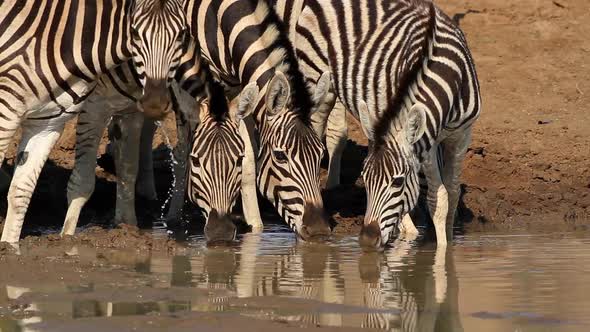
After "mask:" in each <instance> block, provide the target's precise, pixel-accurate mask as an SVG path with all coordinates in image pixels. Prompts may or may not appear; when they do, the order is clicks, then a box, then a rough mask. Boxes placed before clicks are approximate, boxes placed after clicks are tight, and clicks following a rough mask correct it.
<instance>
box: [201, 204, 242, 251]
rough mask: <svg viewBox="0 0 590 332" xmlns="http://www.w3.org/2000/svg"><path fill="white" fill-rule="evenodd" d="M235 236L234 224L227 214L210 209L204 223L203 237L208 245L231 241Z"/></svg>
mask: <svg viewBox="0 0 590 332" xmlns="http://www.w3.org/2000/svg"><path fill="white" fill-rule="evenodd" d="M235 238H236V226H235V225H234V223H233V222H232V221H231V219H230V218H229V216H227V215H225V214H224V215H219V213H218V212H217V210H211V212H209V216H208V217H207V223H206V224H205V239H206V240H207V244H208V245H214V244H223V243H227V242H232V241H233V240H235Z"/></svg>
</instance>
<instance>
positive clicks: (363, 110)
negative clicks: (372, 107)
mask: <svg viewBox="0 0 590 332" xmlns="http://www.w3.org/2000/svg"><path fill="white" fill-rule="evenodd" d="M359 120H360V122H361V128H362V129H363V132H364V133H365V136H367V138H368V139H369V141H373V140H374V137H373V127H374V125H375V117H374V116H373V115H371V114H370V113H369V107H367V103H365V101H364V100H361V102H360V105H359Z"/></svg>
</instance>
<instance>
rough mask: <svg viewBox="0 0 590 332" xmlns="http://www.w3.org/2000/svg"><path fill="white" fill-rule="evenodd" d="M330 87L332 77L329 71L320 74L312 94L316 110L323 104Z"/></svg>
mask: <svg viewBox="0 0 590 332" xmlns="http://www.w3.org/2000/svg"><path fill="white" fill-rule="evenodd" d="M331 87H332V75H331V74H330V72H329V71H326V72H324V73H323V74H322V76H321V77H320V79H319V80H318V83H317V84H316V86H315V91H314V94H313V103H314V106H315V108H316V109H317V108H318V106H320V105H321V103H323V102H324V99H325V98H326V95H327V94H328V92H330V88H331Z"/></svg>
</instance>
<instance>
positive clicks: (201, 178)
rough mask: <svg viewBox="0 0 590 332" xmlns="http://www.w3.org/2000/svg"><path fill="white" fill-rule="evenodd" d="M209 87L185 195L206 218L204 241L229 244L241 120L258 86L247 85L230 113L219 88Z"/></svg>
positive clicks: (238, 177)
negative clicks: (208, 95) (226, 242)
mask: <svg viewBox="0 0 590 332" xmlns="http://www.w3.org/2000/svg"><path fill="white" fill-rule="evenodd" d="M210 88H211V93H210V98H209V99H208V103H203V104H201V107H200V113H199V117H200V123H199V126H198V127H197V129H196V131H195V132H194V136H193V145H192V150H191V153H190V160H189V172H190V176H189V179H188V196H189V198H190V200H191V201H192V202H193V203H195V204H196V205H198V206H199V207H200V208H201V210H202V211H203V213H204V215H205V217H206V218H207V223H206V224H205V238H206V239H207V241H209V242H215V241H231V240H234V239H235V235H236V227H235V225H234V224H233V222H232V221H231V219H230V218H229V214H230V213H231V210H232V208H233V205H234V204H235V202H236V199H237V196H238V193H239V192H240V189H241V187H242V161H243V159H244V155H245V154H246V145H245V144H244V140H243V139H242V137H243V136H245V135H247V128H246V127H245V125H243V124H242V121H243V119H244V118H245V117H246V116H248V115H249V114H250V113H251V112H252V110H253V109H254V107H255V106H256V105H255V102H256V100H257V98H258V87H257V86H256V84H255V83H250V84H248V86H246V87H245V88H244V89H243V90H242V92H241V93H240V96H239V97H238V104H237V105H233V106H234V107H232V110H231V112H230V109H229V108H228V101H227V99H226V98H225V95H224V94H223V87H222V86H221V85H219V84H216V83H215V82H212V83H211V84H210ZM244 194H245V193H244V192H243V193H242V195H244ZM246 208H248V207H247V206H245V207H244V209H246ZM254 208H257V207H254ZM246 219H247V218H246Z"/></svg>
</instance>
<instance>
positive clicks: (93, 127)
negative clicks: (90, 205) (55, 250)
mask: <svg viewBox="0 0 590 332" xmlns="http://www.w3.org/2000/svg"><path fill="white" fill-rule="evenodd" d="M110 115H111V113H110V112H104V111H103V110H99V109H96V110H93V111H90V110H88V109H87V110H83V111H81V112H80V114H79V115H78V124H77V126H76V162H75V164H74V169H73V170H72V175H70V180H69V181H68V212H67V213H66V219H65V221H64V225H63V228H62V230H61V236H64V235H74V233H75V232H76V226H77V225H78V219H79V218H80V211H81V210H82V208H83V207H84V205H85V204H86V202H87V201H88V199H90V196H91V195H92V193H93V192H94V186H95V182H96V176H95V169H96V151H97V150H98V146H99V144H100V139H101V137H102V133H103V131H104V128H105V127H106V124H107V122H108V119H109V117H110Z"/></svg>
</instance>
